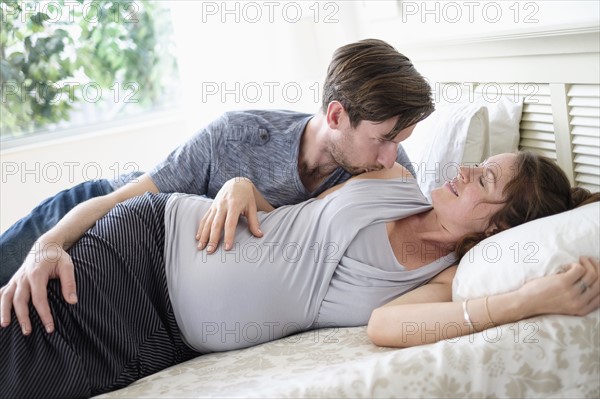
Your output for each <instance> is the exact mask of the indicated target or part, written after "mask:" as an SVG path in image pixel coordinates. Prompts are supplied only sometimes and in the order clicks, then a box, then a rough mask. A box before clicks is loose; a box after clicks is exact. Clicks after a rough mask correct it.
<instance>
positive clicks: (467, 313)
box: [462, 299, 473, 328]
mask: <svg viewBox="0 0 600 399" xmlns="http://www.w3.org/2000/svg"><path fill="white" fill-rule="evenodd" d="M467 302H469V300H468V299H467V300H465V301H463V303H462V308H463V317H464V318H465V323H467V325H468V326H469V327H470V328H473V322H472V321H471V318H470V317H469V312H468V311H467Z"/></svg>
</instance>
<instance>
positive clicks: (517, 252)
mask: <svg viewBox="0 0 600 399" xmlns="http://www.w3.org/2000/svg"><path fill="white" fill-rule="evenodd" d="M599 225H600V203H599V202H596V203H592V204H588V205H585V206H583V207H579V208H575V209H573V210H570V211H567V212H563V213H560V214H558V215H553V216H548V217H545V218H542V219H538V220H534V221H532V222H529V223H525V224H522V225H520V226H517V227H513V228H512V229H509V230H506V231H503V232H502V233H499V234H496V235H494V236H492V237H489V238H487V239H485V240H483V241H482V242H480V243H479V244H477V245H476V246H475V247H473V248H472V249H471V250H470V251H469V252H467V254H466V255H465V256H464V257H463V258H462V260H461V261H460V264H459V266H458V270H457V271H456V275H455V276H454V281H453V283H452V299H453V300H454V301H463V300H465V299H470V298H480V297H483V296H486V295H494V294H500V293H504V292H509V291H513V290H516V289H517V288H519V287H521V286H522V285H523V284H524V283H525V282H527V281H529V280H532V279H534V278H536V277H542V276H545V275H548V274H552V273H556V272H557V271H558V269H559V267H560V266H562V265H564V264H568V263H571V262H574V261H577V260H578V259H579V257H580V256H595V257H600V250H599V248H598V242H600V227H599Z"/></svg>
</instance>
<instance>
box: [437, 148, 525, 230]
mask: <svg viewBox="0 0 600 399" xmlns="http://www.w3.org/2000/svg"><path fill="white" fill-rule="evenodd" d="M516 160H517V155H516V154H509V153H507V154H499V155H494V156H492V157H490V158H488V159H487V160H486V161H485V162H484V163H482V164H480V165H478V166H463V167H461V168H460V173H459V175H458V176H457V177H456V178H454V179H452V180H449V181H446V182H445V183H444V185H443V186H442V187H439V188H437V189H435V190H433V191H432V193H431V201H432V204H433V208H434V210H435V212H436V214H437V216H438V221H439V222H440V223H441V224H442V226H443V228H444V229H445V230H446V231H448V232H449V233H451V234H452V235H453V236H457V237H461V236H463V235H465V234H470V233H476V232H477V233H478V232H483V231H484V230H485V228H486V226H487V223H488V220H489V218H490V217H491V216H492V215H493V214H494V213H495V212H497V211H498V210H500V209H501V208H502V207H503V206H504V204H497V203H495V202H503V200H504V198H503V196H502V192H503V190H504V187H505V186H506V184H507V183H508V182H509V181H511V180H512V179H513V177H514V176H515V166H516Z"/></svg>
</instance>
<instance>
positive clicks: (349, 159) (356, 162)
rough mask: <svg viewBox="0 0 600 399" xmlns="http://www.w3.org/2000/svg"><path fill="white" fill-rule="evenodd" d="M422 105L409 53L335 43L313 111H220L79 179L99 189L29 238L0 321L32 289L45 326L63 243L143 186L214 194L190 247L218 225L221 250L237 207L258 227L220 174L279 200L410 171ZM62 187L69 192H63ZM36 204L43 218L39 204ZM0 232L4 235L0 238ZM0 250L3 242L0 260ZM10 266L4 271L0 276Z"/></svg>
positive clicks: (72, 297) (210, 247) (69, 293)
mask: <svg viewBox="0 0 600 399" xmlns="http://www.w3.org/2000/svg"><path fill="white" fill-rule="evenodd" d="M431 112H433V103H432V100H431V90H430V87H429V85H428V84H427V82H426V81H425V79H424V78H423V77H422V76H421V75H420V74H419V73H418V72H417V71H416V69H415V68H414V67H413V65H412V63H411V62H410V60H409V59H408V58H406V57H405V56H403V55H402V54H400V53H398V52H397V51H396V50H395V49H394V48H393V47H392V46H390V45H389V44H387V43H385V42H383V41H381V40H375V39H368V40H362V41H359V42H357V43H352V44H349V45H346V46H343V47H341V48H339V49H337V50H336V51H335V53H334V55H333V58H332V60H331V63H330V65H329V67H328V71H327V76H326V80H325V83H324V87H323V100H322V106H321V109H320V111H319V112H318V113H317V114H316V115H309V114H302V113H297V112H291V111H242V112H230V113H226V114H225V115H223V116H222V117H220V118H218V119H217V120H215V121H214V122H212V123H211V124H209V125H208V126H206V127H205V128H204V129H202V130H201V131H200V132H199V133H198V134H197V135H196V136H194V137H193V138H192V139H190V140H189V141H188V142H186V143H184V144H183V145H182V146H180V147H179V148H177V149H176V150H175V151H173V152H172V153H171V154H170V155H169V156H168V157H167V159H166V160H164V161H163V162H161V163H160V164H159V165H158V166H157V167H156V168H154V169H153V170H152V171H151V172H149V173H146V174H144V175H142V176H141V177H139V179H138V180H137V181H136V182H135V183H133V182H132V183H129V184H126V185H124V186H122V187H120V188H118V189H116V190H115V191H112V192H111V187H110V186H109V185H108V183H107V182H106V181H103V182H98V183H89V182H88V184H97V185H101V190H98V189H97V188H98V187H93V188H94V189H96V191H97V192H98V193H100V195H99V194H98V193H88V191H92V190H91V189H90V187H89V186H86V188H85V191H86V192H85V193H84V195H83V196H82V197H84V198H82V200H83V201H85V199H87V198H90V199H88V200H87V201H85V202H82V203H81V204H79V205H77V206H75V207H74V208H73V209H72V210H70V211H68V209H66V210H67V211H68V213H66V215H64V217H63V218H62V219H61V220H60V221H59V222H58V224H56V226H54V227H51V226H48V227H51V228H50V229H49V230H48V231H47V232H45V233H44V234H43V235H41V237H39V238H37V237H36V238H37V241H36V242H35V244H34V247H33V249H32V251H30V252H29V254H28V255H27V258H26V259H25V261H24V263H23V265H22V266H21V268H20V269H19V270H18V271H17V272H16V273H15V275H14V276H13V278H12V279H11V280H10V282H9V284H8V285H6V286H5V287H3V288H2V289H1V290H0V291H1V294H2V296H1V302H2V305H1V309H0V311H1V314H0V316H1V318H2V320H1V321H0V324H2V325H4V324H5V321H6V320H7V319H5V317H8V313H7V312H10V308H11V306H12V305H13V303H14V307H15V312H16V313H17V318H18V319H19V322H20V324H21V326H22V329H23V332H24V333H28V332H29V331H30V330H31V324H30V321H29V317H28V310H27V308H28V306H27V305H28V302H29V298H30V297H31V299H32V300H33V303H34V306H35V308H36V310H37V312H38V314H39V316H40V318H41V320H42V323H43V324H44V325H45V326H46V329H47V331H48V332H51V331H53V330H54V325H53V322H52V316H51V313H50V309H49V307H48V302H47V299H46V288H45V287H46V285H47V283H48V280H49V279H51V278H59V279H60V283H61V287H62V292H63V296H64V297H65V300H67V302H69V303H72V304H74V303H76V301H77V297H76V293H75V278H74V272H73V265H72V263H71V261H70V257H69V255H68V254H67V253H66V252H65V251H66V250H67V249H68V248H69V247H70V245H71V244H72V243H74V242H76V241H77V240H78V239H79V238H80V237H81V236H82V235H83V234H84V233H85V232H86V231H87V230H88V229H89V228H90V227H92V226H93V225H94V223H95V222H96V221H97V220H98V219H100V218H101V217H102V216H104V215H105V214H106V213H108V212H109V211H110V210H111V209H112V208H113V207H114V206H115V205H116V204H118V203H120V202H122V201H125V200H127V199H129V198H132V197H134V196H137V195H140V194H143V193H144V192H148V191H149V192H153V193H157V192H184V193H190V194H199V195H207V196H209V197H213V198H215V197H216V196H217V194H219V196H218V197H217V198H216V199H217V201H215V203H214V204H213V208H212V209H211V215H210V218H209V220H203V223H201V224H200V228H199V230H198V234H197V236H196V239H197V240H198V241H199V249H204V248H206V249H207V251H208V252H209V253H211V252H214V250H215V249H216V246H217V245H218V244H219V241H220V239H221V232H222V230H223V228H224V229H225V232H224V233H225V234H224V241H225V249H228V248H231V245H232V239H233V231H234V230H235V226H236V224H237V220H238V218H239V216H240V215H244V216H246V218H248V223H249V229H250V230H251V232H252V233H253V234H254V235H257V236H261V232H260V228H259V226H258V222H257V217H256V203H253V201H254V200H253V198H252V196H242V197H241V198H240V196H239V195H237V194H236V193H234V192H228V191H227V190H228V188H227V187H229V186H226V187H224V191H221V192H220V190H221V188H222V187H223V186H224V184H225V183H226V182H227V181H228V180H230V179H232V178H236V177H247V178H249V179H250V180H252V182H253V183H254V184H255V186H256V188H257V189H258V191H260V192H261V193H262V194H263V196H264V198H265V199H266V200H267V201H268V202H269V203H270V204H271V205H272V206H274V207H278V206H281V205H286V204H295V203H298V202H301V201H304V200H306V199H309V198H312V197H315V196H317V195H319V194H320V193H321V192H323V191H325V190H326V189H328V188H330V187H332V186H334V185H336V184H339V183H342V182H344V181H346V180H348V179H349V178H350V177H351V176H352V175H356V174H360V173H363V172H366V171H371V170H378V169H382V168H391V167H392V166H393V165H394V163H395V162H396V161H398V162H399V163H400V164H402V165H404V166H405V167H406V168H407V169H409V170H410V171H411V172H412V173H413V175H414V170H413V168H412V166H411V165H410V160H409V159H408V157H407V156H406V154H405V153H404V150H403V149H402V147H401V146H400V145H399V143H400V141H402V140H404V139H406V138H407V137H409V136H410V134H411V133H412V130H413V129H414V126H415V125H416V123H417V122H419V121H421V120H423V119H425V118H426V117H427V116H428V115H429V114H431ZM85 184H86V183H84V185H85ZM104 192H106V194H104V195H102V194H103V193H104ZM64 194H66V195H67V197H68V196H69V195H70V192H67V193H63V195H64ZM97 195H99V196H97ZM86 196H87V198H85V197H86ZM92 197H93V198H92ZM78 201H79V198H78V199H77V201H72V202H78ZM50 203H52V200H50ZM59 208H60V207H59ZM36 213H37V214H38V217H39V216H41V217H44V216H43V213H44V210H43V209H41V210H38V211H37V212H36ZM61 216H62V214H61V215H60V216H59V218H60V217H61ZM205 219H206V217H205ZM199 222H200V221H199ZM6 234H8V232H7V233H6ZM6 234H5V235H6ZM11 234H12V233H11ZM13 237H14V235H13ZM4 241H5V238H4V236H3V237H2V242H3V245H4ZM5 252H6V253H8V251H5V250H4V249H3V250H2V264H3V266H2V268H3V269H5V266H4V265H6V263H5V262H4V261H5ZM13 272H14V269H13V270H4V271H3V275H4V276H5V277H4V278H6V275H7V274H8V275H9V276H10V275H12V273H13ZM5 282H6V281H0V284H3V283H5ZM6 323H7V321H6Z"/></svg>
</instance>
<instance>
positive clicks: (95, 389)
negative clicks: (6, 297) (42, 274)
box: [0, 194, 199, 398]
mask: <svg viewBox="0 0 600 399" xmlns="http://www.w3.org/2000/svg"><path fill="white" fill-rule="evenodd" d="M168 198H169V195H168V194H145V195H143V196H140V197H136V198H132V199H130V200H128V201H125V202H124V203H122V204H120V205H118V206H117V207H115V208H114V209H113V210H112V211H110V212H109V213H108V214H107V215H106V216H105V217H104V218H102V219H100V220H99V221H98V222H97V223H96V225H95V226H94V227H93V228H92V229H90V230H89V231H88V232H87V233H86V234H85V235H84V236H83V237H82V239H81V240H80V241H78V242H77V243H76V244H75V245H74V246H73V247H72V248H71V249H70V250H69V254H70V255H71V257H72V259H73V263H74V265H75V277H76V283H77V295H78V303H77V304H76V305H69V304H67V303H66V302H65V301H64V300H63V299H62V294H61V291H60V285H59V283H58V280H52V281H51V282H50V284H49V286H48V297H49V301H50V307H51V310H52V314H53V317H54V322H55V332H54V333H52V334H47V333H46V332H45V330H44V327H43V325H42V323H41V321H40V319H39V318H38V317H37V314H36V312H35V309H34V308H33V306H32V305H31V304H30V309H29V311H30V317H31V321H32V324H33V332H32V333H31V334H30V335H29V336H27V337H25V336H23V335H22V334H21V330H20V328H19V326H18V323H17V322H16V317H15V314H14V312H13V314H12V323H11V325H10V326H9V327H7V328H4V329H0V397H2V398H4V397H11V398H12V397H22V398H32V397H45V398H50V397H57V398H71V397H89V396H92V395H98V394H100V393H104V392H109V391H112V390H115V389H119V388H122V387H125V386H127V385H128V384H130V383H132V382H133V381H136V380H138V379H140V378H143V377H145V376H148V375H150V374H153V373H155V372H157V371H159V370H162V369H164V368H167V367H169V366H172V365H175V364H177V363H181V362H183V361H186V360H188V359H191V358H193V357H195V356H198V355H199V353H197V352H195V351H193V350H192V349H190V348H189V347H188V346H186V345H185V343H184V342H183V341H182V339H181V336H180V331H179V328H178V327H177V323H176V321H175V317H174V315H173V309H172V306H171V301H170V299H169V293H168V290H167V282H166V277H165V263H164V257H163V250H164V210H165V204H166V202H167V199H168Z"/></svg>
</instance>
